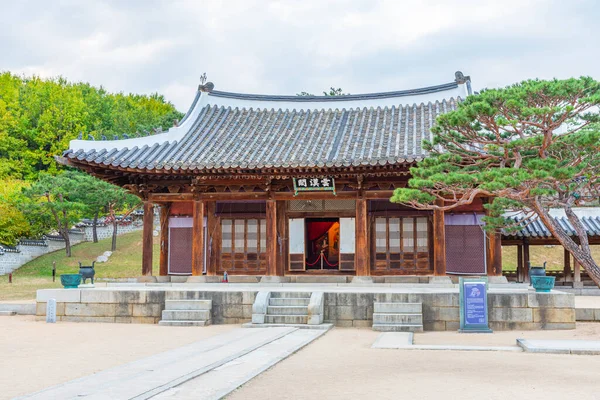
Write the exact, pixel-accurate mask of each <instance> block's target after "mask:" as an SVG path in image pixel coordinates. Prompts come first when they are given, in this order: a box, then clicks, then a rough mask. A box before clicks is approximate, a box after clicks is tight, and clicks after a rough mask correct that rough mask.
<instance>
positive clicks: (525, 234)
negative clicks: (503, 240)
mask: <svg viewBox="0 0 600 400" xmlns="http://www.w3.org/2000/svg"><path fill="white" fill-rule="evenodd" d="M508 219H509V220H510V221H511V222H512V223H515V224H521V225H523V228H521V230H519V231H517V232H503V234H504V235H505V236H510V237H517V238H532V237H534V238H549V237H552V233H550V231H549V230H548V228H546V225H544V223H543V222H542V221H540V220H539V219H537V218H536V219H534V220H532V221H528V222H527V223H525V222H524V221H523V219H524V217H523V216H514V217H509V218H508ZM554 220H555V221H556V222H558V223H559V224H560V226H561V227H562V228H563V229H564V230H565V232H567V234H569V236H576V235H577V233H576V232H575V229H574V228H573V226H572V225H571V223H570V222H569V220H568V219H567V218H566V217H554ZM580 220H581V222H582V223H583V226H584V227H585V229H586V231H587V234H588V236H600V217H594V216H590V217H580Z"/></svg>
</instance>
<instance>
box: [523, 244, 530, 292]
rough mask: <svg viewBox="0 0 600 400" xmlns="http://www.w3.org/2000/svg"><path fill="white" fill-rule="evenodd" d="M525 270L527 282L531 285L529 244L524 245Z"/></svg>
mask: <svg viewBox="0 0 600 400" xmlns="http://www.w3.org/2000/svg"><path fill="white" fill-rule="evenodd" d="M523 268H524V271H525V282H526V283H529V243H527V242H524V243H523Z"/></svg>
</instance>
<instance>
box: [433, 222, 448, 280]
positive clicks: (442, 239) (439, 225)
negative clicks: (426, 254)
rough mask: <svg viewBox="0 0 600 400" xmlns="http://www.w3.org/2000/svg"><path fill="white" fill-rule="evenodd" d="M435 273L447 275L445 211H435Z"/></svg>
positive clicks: (436, 274)
mask: <svg viewBox="0 0 600 400" xmlns="http://www.w3.org/2000/svg"><path fill="white" fill-rule="evenodd" d="M433 274H434V275H435V276H445V275H446V221H445V214H444V211H441V210H434V211H433Z"/></svg>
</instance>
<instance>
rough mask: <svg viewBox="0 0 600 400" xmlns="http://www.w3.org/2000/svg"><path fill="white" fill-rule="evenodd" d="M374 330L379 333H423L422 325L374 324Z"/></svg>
mask: <svg viewBox="0 0 600 400" xmlns="http://www.w3.org/2000/svg"><path fill="white" fill-rule="evenodd" d="M373 330H374V331H378V332H423V325H420V324H397V325H391V324H373Z"/></svg>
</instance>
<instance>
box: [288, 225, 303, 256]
mask: <svg viewBox="0 0 600 400" xmlns="http://www.w3.org/2000/svg"><path fill="white" fill-rule="evenodd" d="M289 228H290V254H304V218H290V225H289Z"/></svg>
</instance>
